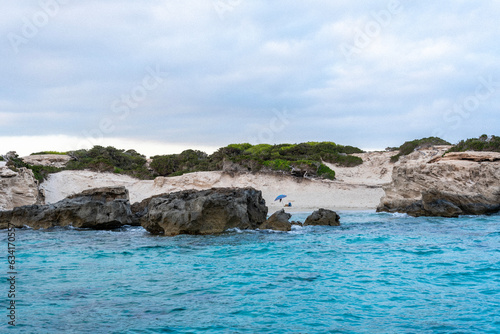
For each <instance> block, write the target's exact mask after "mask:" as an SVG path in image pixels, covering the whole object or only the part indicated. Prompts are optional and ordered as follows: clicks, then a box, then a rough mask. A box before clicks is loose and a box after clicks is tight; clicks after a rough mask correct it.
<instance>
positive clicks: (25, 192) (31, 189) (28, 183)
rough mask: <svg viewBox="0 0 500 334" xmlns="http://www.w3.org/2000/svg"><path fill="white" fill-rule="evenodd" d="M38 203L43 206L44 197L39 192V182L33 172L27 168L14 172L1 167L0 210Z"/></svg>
mask: <svg viewBox="0 0 500 334" xmlns="http://www.w3.org/2000/svg"><path fill="white" fill-rule="evenodd" d="M36 203H38V204H43V196H42V195H41V194H40V193H39V191H38V181H37V180H36V179H35V176H34V175H33V172H32V171H31V170H30V169H27V168H19V169H18V170H17V172H14V171H13V170H11V169H9V168H7V167H0V210H12V209H13V208H15V207H17V206H23V205H31V204H36Z"/></svg>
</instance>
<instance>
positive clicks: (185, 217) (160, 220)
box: [140, 188, 267, 236]
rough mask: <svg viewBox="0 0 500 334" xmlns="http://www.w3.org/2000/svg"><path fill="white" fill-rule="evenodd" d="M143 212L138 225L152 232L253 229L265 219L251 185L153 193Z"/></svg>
mask: <svg viewBox="0 0 500 334" xmlns="http://www.w3.org/2000/svg"><path fill="white" fill-rule="evenodd" d="M143 214H144V215H143V216H142V217H141V218H140V220H141V225H142V226H143V227H144V228H145V229H146V230H147V231H149V232H150V233H152V234H163V235H168V236H174V235H178V234H213V233H221V232H224V231H225V230H227V229H230V228H239V229H256V228H257V227H259V226H260V225H261V224H262V223H263V222H264V221H265V220H266V215H267V206H266V204H265V201H264V199H263V198H262V193H261V191H258V190H255V189H253V188H212V189H209V190H202V191H195V190H185V191H179V192H175V193H170V194H165V195H162V196H157V197H155V198H153V199H151V200H149V203H148V205H147V208H146V209H144V211H143Z"/></svg>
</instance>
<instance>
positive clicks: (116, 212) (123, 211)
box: [0, 187, 132, 230]
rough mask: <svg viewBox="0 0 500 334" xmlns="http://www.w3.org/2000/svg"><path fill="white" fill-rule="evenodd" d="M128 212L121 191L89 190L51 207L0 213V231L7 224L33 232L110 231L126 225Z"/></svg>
mask: <svg viewBox="0 0 500 334" xmlns="http://www.w3.org/2000/svg"><path fill="white" fill-rule="evenodd" d="M131 216H132V212H131V211H130V203H129V200H128V190H127V189H125V187H104V188H97V189H89V190H86V191H84V192H82V193H80V194H76V195H72V196H70V197H68V198H65V199H63V200H62V201H59V202H57V203H54V204H48V205H27V206H21V207H16V208H14V209H13V210H11V211H2V212H0V228H7V226H8V223H11V224H13V225H14V226H16V227H18V228H20V227H24V226H28V227H31V228H34V229H40V228H50V227H54V226H74V227H77V228H90V229H99V230H101V229H114V228H118V227H120V226H123V225H130V223H131Z"/></svg>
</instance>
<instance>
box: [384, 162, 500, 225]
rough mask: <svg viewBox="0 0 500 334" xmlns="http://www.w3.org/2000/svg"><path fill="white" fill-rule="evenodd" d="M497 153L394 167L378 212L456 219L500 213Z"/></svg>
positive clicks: (499, 177)
mask: <svg viewBox="0 0 500 334" xmlns="http://www.w3.org/2000/svg"><path fill="white" fill-rule="evenodd" d="M499 158H500V154H498V153H494V152H459V153H448V154H446V155H444V157H439V158H436V159H432V160H430V161H429V162H427V163H404V164H401V165H400V166H396V167H395V168H394V170H393V174H392V183H391V184H390V185H388V186H386V187H384V191H385V196H384V197H383V198H382V199H381V202H380V205H379V206H378V208H377V211H386V212H401V213H407V214H409V215H411V216H440V217H458V216H459V215H480V214H492V213H496V212H499V211H500V159H499Z"/></svg>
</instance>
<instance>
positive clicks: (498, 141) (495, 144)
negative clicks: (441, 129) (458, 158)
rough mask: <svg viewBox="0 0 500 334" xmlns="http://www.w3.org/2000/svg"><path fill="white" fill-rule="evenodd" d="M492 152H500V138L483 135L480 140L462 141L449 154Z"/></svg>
mask: <svg viewBox="0 0 500 334" xmlns="http://www.w3.org/2000/svg"><path fill="white" fill-rule="evenodd" d="M464 151H490V152H500V137H497V136H491V137H488V135H481V136H480V137H479V138H469V139H467V140H461V141H460V142H459V143H458V144H456V145H455V146H453V147H452V148H450V149H449V150H448V151H447V152H464Z"/></svg>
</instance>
